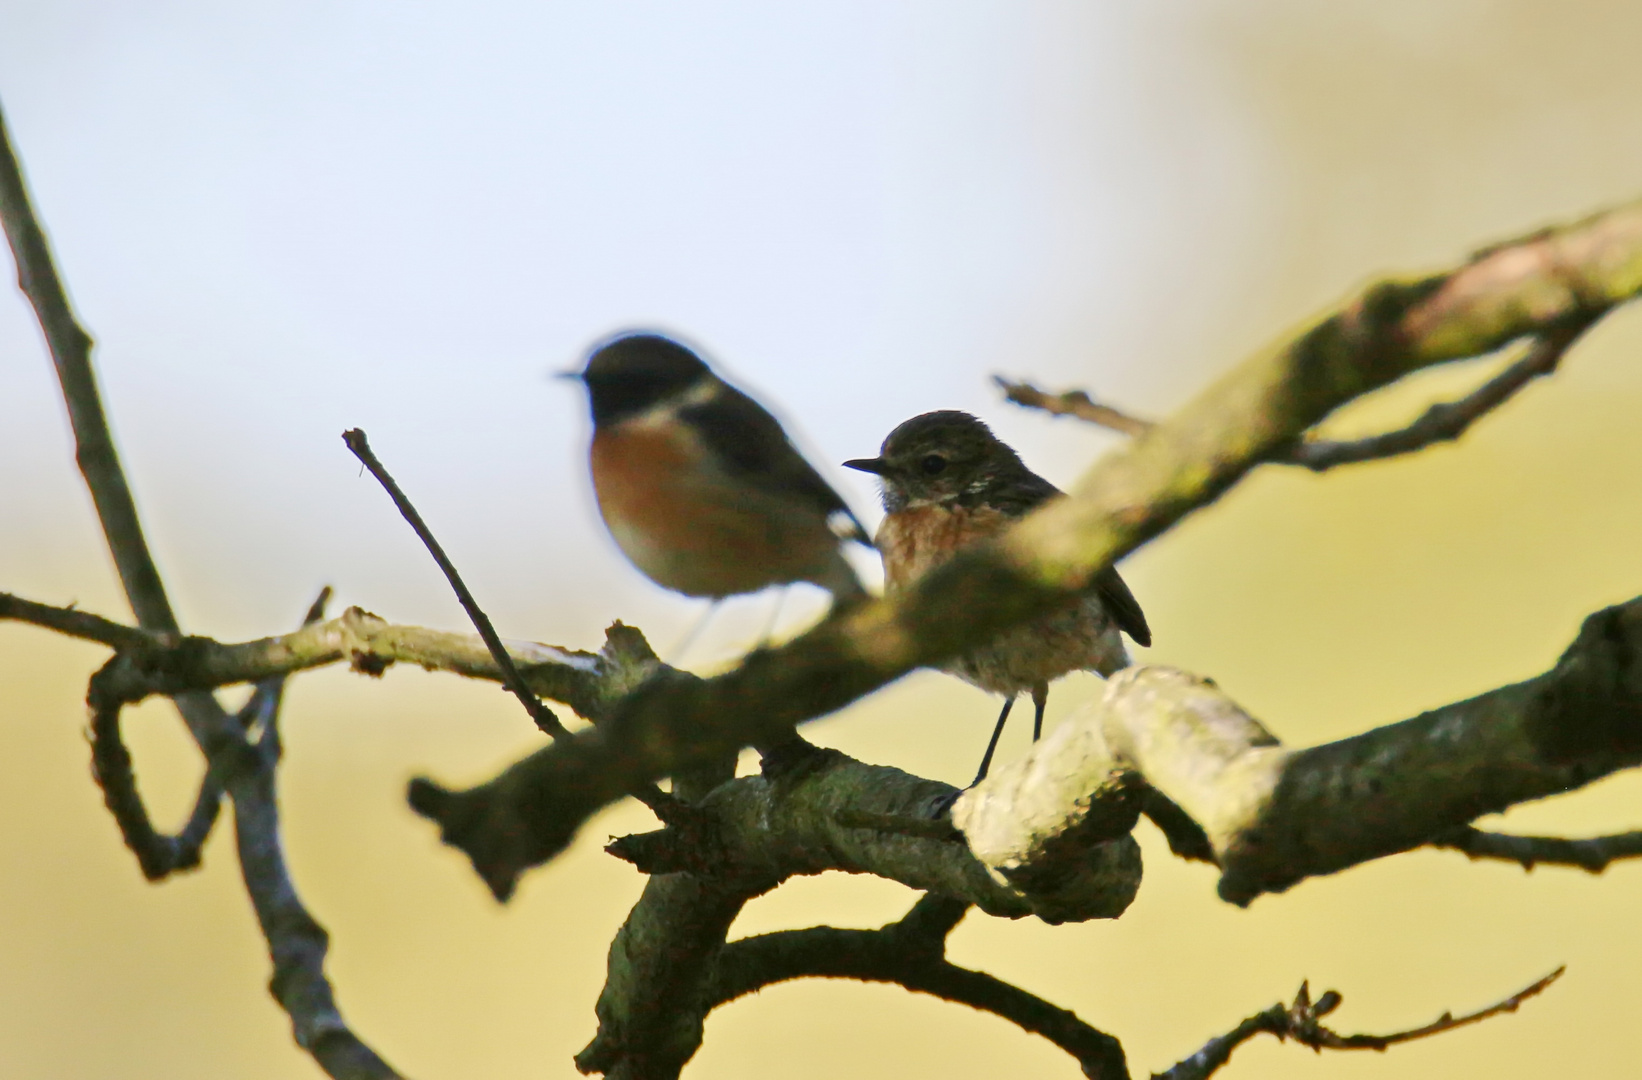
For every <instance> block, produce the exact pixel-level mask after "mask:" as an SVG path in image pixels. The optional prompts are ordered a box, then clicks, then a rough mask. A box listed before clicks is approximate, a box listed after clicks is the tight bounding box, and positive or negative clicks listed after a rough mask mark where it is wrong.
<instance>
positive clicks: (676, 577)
mask: <svg viewBox="0 0 1642 1080" xmlns="http://www.w3.org/2000/svg"><path fill="white" fill-rule="evenodd" d="M566 377H567V378H574V379H579V380H580V381H581V382H582V384H583V385H584V386H585V387H586V388H587V397H588V402H589V405H590V406H591V409H592V413H593V444H592V449H591V452H590V458H591V464H592V472H593V491H594V493H595V494H596V496H597V497H598V502H599V513H600V515H601V516H602V517H603V518H604V523H605V525H606V526H608V527H609V529H610V535H611V536H612V537H613V538H614V539H615V541H616V546H617V547H619V548H621V550H622V553H623V554H624V555H626V556H627V558H628V560H629V561H630V562H632V564H633V565H634V566H636V567H638V568H639V570H640V571H642V572H643V573H644V575H645V576H646V577H648V578H649V579H650V580H651V581H654V582H655V583H656V584H658V585H661V586H662V587H664V588H668V589H672V590H673V591H675V592H680V593H683V594H684V595H686V596H702V597H710V598H712V599H714V600H719V599H722V598H723V597H726V596H732V595H735V594H738V593H750V592H757V591H759V590H760V589H763V588H765V587H767V586H770V585H786V584H790V583H792V582H795V581H808V582H813V583H814V584H816V585H819V586H821V587H822V588H824V589H826V590H828V591H829V592H831V593H832V595H833V602H834V605H835V606H836V605H837V604H839V603H845V602H853V601H855V600H857V599H859V598H861V597H864V596H865V595H866V592H865V590H864V589H863V588H862V587H861V581H860V579H859V578H858V577H857V576H856V574H855V571H854V569H852V568H851V567H850V565H849V563H848V562H847V561H845V559H844V556H843V552H842V551H841V548H842V546H843V544H844V542H845V541H847V540H856V541H859V542H860V543H863V544H867V545H868V546H870V545H871V543H872V542H871V540H870V539H868V537H867V534H866V530H864V529H862V528H861V523H860V522H859V521H857V520H856V518H855V515H854V514H852V513H851V512H850V510H849V507H848V506H846V505H845V504H844V500H843V499H841V498H839V496H838V493H837V492H835V491H833V489H832V488H831V487H830V486H829V485H828V484H827V482H826V481H825V480H823V479H822V478H821V475H820V474H819V473H817V472H816V471H815V469H814V468H813V467H811V465H810V463H809V462H808V461H805V460H804V457H803V455H801V454H800V453H799V452H798V450H797V448H796V447H794V446H793V444H792V442H791V441H790V440H789V439H788V438H787V433H786V432H785V431H784V430H782V427H781V424H780V422H779V421H777V420H776V418H775V417H773V416H771V415H770V414H769V413H768V412H767V411H765V409H764V408H763V406H761V405H759V404H758V402H756V401H754V400H753V399H752V398H750V397H748V396H747V395H746V394H743V393H742V392H741V391H740V390H737V389H736V388H735V387H733V386H731V385H730V384H729V383H727V382H725V381H724V380H722V379H720V378H719V377H718V376H716V375H714V374H713V372H712V370H711V369H710V368H708V366H707V364H706V363H705V362H704V361H703V360H702V359H701V357H699V356H697V355H696V354H695V353H694V352H692V351H690V350H689V349H688V348H686V347H684V346H683V345H681V344H679V343H678V342H676V341H673V340H671V339H669V338H666V337H662V336H661V335H659V334H644V333H632V334H624V335H622V336H619V337H617V338H615V339H613V340H611V341H608V342H606V343H605V344H603V345H601V346H600V347H598V348H597V349H595V350H594V352H593V354H592V355H591V356H590V357H589V358H588V361H587V366H586V367H585V368H583V369H582V370H581V371H578V372H567V373H566Z"/></svg>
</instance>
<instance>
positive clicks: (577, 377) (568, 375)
mask: <svg viewBox="0 0 1642 1080" xmlns="http://www.w3.org/2000/svg"><path fill="white" fill-rule="evenodd" d="M552 377H553V378H555V379H564V380H565V381H567V382H584V381H586V376H584V375H583V374H582V373H581V372H580V371H576V370H574V369H572V370H570V371H555V372H554V373H553V376H552Z"/></svg>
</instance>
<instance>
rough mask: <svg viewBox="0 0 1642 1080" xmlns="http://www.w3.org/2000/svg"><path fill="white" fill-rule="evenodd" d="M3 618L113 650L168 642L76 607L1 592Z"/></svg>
mask: <svg viewBox="0 0 1642 1080" xmlns="http://www.w3.org/2000/svg"><path fill="white" fill-rule="evenodd" d="M0 619H15V620H16V621H18V622H26V623H33V624H34V625H36V626H43V627H45V628H46V629H48V630H55V631H57V632H58V633H59V634H67V635H68V636H69V637H76V638H79V639H81V640H82V641H97V642H101V643H102V644H104V645H107V646H108V647H109V648H112V649H141V648H147V647H150V646H163V645H164V644H165V643H166V638H165V637H164V636H163V635H160V634H154V633H150V632H149V631H147V630H139V629H138V628H137V627H135V626H126V625H125V624H124V623H117V622H114V621H112V620H110V619H105V618H103V617H102V616H101V615H93V614H91V612H89V611H79V610H77V609H75V608H74V607H73V606H69V607H53V606H52V605H50V604H40V603H36V602H35V601H33V600H25V599H23V598H22V597H21V596H13V595H12V594H11V593H6V592H0Z"/></svg>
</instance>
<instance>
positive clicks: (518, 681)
mask: <svg viewBox="0 0 1642 1080" xmlns="http://www.w3.org/2000/svg"><path fill="white" fill-rule="evenodd" d="M342 441H343V442H344V443H346V444H347V446H348V449H349V450H350V451H351V452H352V453H353V456H354V457H356V458H358V459H359V462H360V464H362V465H364V466H365V468H367V469H369V470H370V473H371V475H372V476H374V477H376V482H377V483H379V484H381V485H382V489H383V490H384V491H386V492H387V493H388V498H390V499H392V500H393V505H394V506H396V507H397V508H398V509H399V513H400V515H401V516H402V517H403V518H404V519H405V521H406V522H408V523H409V524H410V527H411V528H412V529H413V530H415V532H416V536H417V539H419V540H421V541H422V546H423V547H425V548H427V549H428V554H430V555H432V556H433V561H434V562H436V563H438V564H439V569H440V571H441V572H442V573H443V574H444V575H445V580H446V581H449V582H450V587H451V589H452V591H454V592H455V593H456V599H457V600H458V601H459V602H460V603H461V605H462V610H463V611H465V612H467V613H468V618H469V619H470V620H472V622H473V628H474V629H475V630H477V631H479V636H480V637H481V638H483V639H484V642H485V648H487V649H489V650H490V655H491V656H492V657H493V658H494V659H495V661H496V667H497V669H498V670H500V671H501V673H502V683H503V684H504V685H505V686H506V687H507V688H508V690H509V691H510V692H512V694H513V696H514V697H516V698H518V699H519V703H520V704H521V705H523V706H524V707H525V712H527V713H529V714H530V718H531V719H532V720H534V721H535V722H536V726H537V727H539V728H541V729H542V731H544V732H546V733H547V734H548V735H551V736H552V737H553V738H554V739H555V740H558V739H564V738H568V737H569V736H570V730H569V729H568V728H566V727H565V726H564V723H563V721H561V720H560V719H559V718H558V717H557V716H556V715H554V713H553V710H552V709H549V708H548V707H547V706H546V705H544V704H542V700H541V698H538V697H537V696H536V695H535V693H533V692H532V691H531V689H530V687H528V686H526V685H525V681H524V678H523V677H522V676H520V674H519V669H518V668H517V667H515V666H514V664H513V658H512V657H511V656H509V655H508V652H507V648H506V647H505V646H503V644H502V639H501V637H500V636H498V635H497V633H496V628H495V627H494V626H492V625H491V622H490V616H488V615H486V614H485V613H484V609H482V608H481V607H479V602H478V601H477V600H475V599H474V598H473V593H472V592H470V591H469V590H468V587H467V583H466V582H464V581H463V580H462V575H461V574H460V573H459V572H458V571H457V569H456V564H455V563H453V562H451V561H450V556H448V555H446V554H445V549H444V548H443V547H441V546H440V544H439V541H438V540H437V539H435V538H434V535H433V530H431V529H429V528H428V525H427V522H425V521H423V520H422V515H421V514H419V513H417V511H416V507H415V506H414V505H413V504H412V503H411V501H410V497H409V496H407V495H406V494H405V492H404V490H403V489H401V488H400V486H399V484H398V483H397V482H396V481H395V480H394V478H393V477H392V476H391V475H389V473H388V470H387V468H386V467H385V466H384V465H383V464H382V462H381V461H379V460H377V457H376V455H375V454H374V453H372V452H371V444H370V442H369V441H368V440H367V439H366V438H365V433H364V432H363V431H361V430H360V429H359V428H351V429H349V430H348V431H344V432H343V433H342Z"/></svg>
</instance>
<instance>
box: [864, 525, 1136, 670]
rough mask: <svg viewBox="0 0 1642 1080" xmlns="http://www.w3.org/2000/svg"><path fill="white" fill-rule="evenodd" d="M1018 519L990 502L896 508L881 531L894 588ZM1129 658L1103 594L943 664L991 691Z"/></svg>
mask: <svg viewBox="0 0 1642 1080" xmlns="http://www.w3.org/2000/svg"><path fill="white" fill-rule="evenodd" d="M1013 520H1014V519H1013V518H1010V517H1009V516H1008V515H1006V514H1004V513H1003V512H1002V511H999V510H994V509H991V508H988V507H980V508H976V509H968V508H964V507H947V506H918V507H911V508H908V509H906V510H901V511H898V512H897V513H894V514H891V515H890V516H889V517H887V518H885V519H884V523H883V525H882V526H880V527H879V530H878V537H877V545H878V550H879V552H880V553H881V554H882V555H883V558H884V577H885V580H886V583H887V586H888V590H889V591H890V592H891V593H894V592H898V591H900V590H901V589H904V588H906V587H907V586H908V585H910V584H911V583H912V582H913V581H915V580H917V579H918V578H919V577H921V576H923V575H924V574H926V573H928V572H929V571H930V570H931V569H932V568H934V567H936V566H939V565H940V564H941V563H943V562H945V561H946V560H948V559H950V558H951V557H952V556H953V554H955V553H956V552H957V551H958V550H959V549H961V548H963V547H966V546H968V545H969V544H972V543H975V542H977V541H980V540H984V539H986V538H988V537H991V536H995V535H997V534H998V533H1000V532H1002V531H1003V530H1004V529H1005V528H1007V527H1008V526H1009V525H1010V524H1011V523H1012V522H1013ZM1128 663H1129V656H1128V653H1127V652H1126V650H1125V649H1124V647H1123V638H1122V635H1121V634H1120V633H1119V631H1118V628H1117V625H1116V624H1115V623H1114V622H1113V621H1112V619H1111V617H1110V616H1109V615H1108V614H1107V612H1106V608H1105V606H1104V605H1103V604H1102V603H1101V601H1100V598H1099V597H1098V596H1093V595H1088V596H1084V597H1082V598H1080V599H1079V600H1078V601H1077V602H1076V603H1074V604H1073V605H1071V606H1069V607H1066V608H1063V609H1062V610H1060V611H1057V612H1054V613H1053V614H1050V615H1046V616H1044V617H1042V618H1040V619H1036V620H1034V621H1032V622H1030V623H1026V624H1025V625H1022V626H1017V627H1014V628H1012V629H1010V630H1006V631H1004V632H1003V633H1002V634H1000V635H999V636H998V637H996V638H994V639H993V640H992V641H990V642H988V643H987V644H986V645H984V646H982V647H981V648H979V649H975V650H974V651H972V652H969V653H965V654H964V655H963V656H960V657H958V658H956V659H954V660H951V661H948V662H947V663H945V664H943V665H941V670H943V671H946V672H950V673H951V674H953V675H956V676H958V677H959V678H960V679H963V680H964V681H965V682H968V683H971V684H973V685H975V686H978V687H980V688H981V689H983V690H988V691H991V692H992V693H996V694H1017V693H1021V692H1022V691H1025V690H1030V689H1031V688H1032V687H1033V686H1035V685H1037V684H1039V683H1044V682H1050V681H1052V680H1054V679H1058V678H1060V677H1061V676H1062V675H1065V674H1066V673H1067V672H1069V671H1097V672H1099V673H1100V674H1101V675H1110V674H1112V673H1113V672H1115V671H1117V670H1119V669H1121V668H1123V667H1125V666H1127V665H1128Z"/></svg>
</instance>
